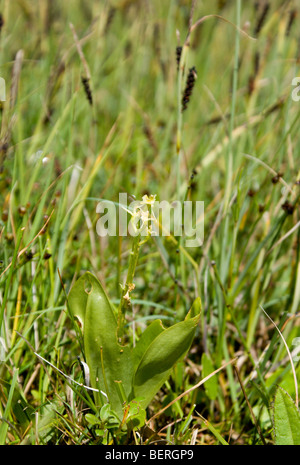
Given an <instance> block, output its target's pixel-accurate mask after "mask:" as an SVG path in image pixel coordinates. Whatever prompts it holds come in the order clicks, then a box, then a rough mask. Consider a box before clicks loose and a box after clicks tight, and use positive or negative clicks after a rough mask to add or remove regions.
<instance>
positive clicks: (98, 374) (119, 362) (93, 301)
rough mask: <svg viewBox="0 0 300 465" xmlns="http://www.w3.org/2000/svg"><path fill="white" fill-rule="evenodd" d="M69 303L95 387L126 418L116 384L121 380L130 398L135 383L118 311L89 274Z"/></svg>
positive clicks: (76, 284) (77, 283)
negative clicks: (120, 332)
mask: <svg viewBox="0 0 300 465" xmlns="http://www.w3.org/2000/svg"><path fill="white" fill-rule="evenodd" d="M68 304H69V308H70V311H71V312H72V314H73V316H74V317H76V318H78V320H79V321H80V324H81V327H82V331H83V340H84V351H85V358H86V363H87V364H88V366H89V368H90V378H91V385H92V387H93V388H95V389H98V388H99V387H100V389H101V390H102V391H104V392H105V393H106V394H107V396H108V399H109V402H110V404H111V407H112V409H113V410H115V411H116V412H117V413H118V415H119V416H122V402H121V401H120V398H119V394H118V389H117V386H116V381H121V382H122V386H123V389H124V392H125V394H126V396H128V395H129V394H130V391H131V382H132V358H131V353H130V349H129V348H128V347H125V346H121V345H120V344H118V341H117V320H116V316H115V312H114V309H113V307H112V305H111V304H110V302H109V300H108V297H107V295H106V293H105V291H104V289H103V287H102V286H101V284H100V282H99V281H98V280H97V278H95V277H94V276H93V275H92V274H91V273H89V272H87V273H85V274H84V275H83V276H82V277H81V278H80V279H79V280H78V281H77V282H76V283H75V285H74V286H73V287H72V289H71V291H70V294H69V297H68Z"/></svg>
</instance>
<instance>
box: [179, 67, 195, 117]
mask: <svg viewBox="0 0 300 465" xmlns="http://www.w3.org/2000/svg"><path fill="white" fill-rule="evenodd" d="M196 79H197V72H196V68H195V66H193V67H192V68H190V70H189V74H188V76H187V80H186V86H185V90H184V93H183V97H182V111H184V110H186V108H187V104H188V103H189V101H190V98H191V95H192V92H193V88H194V85H195V81H196Z"/></svg>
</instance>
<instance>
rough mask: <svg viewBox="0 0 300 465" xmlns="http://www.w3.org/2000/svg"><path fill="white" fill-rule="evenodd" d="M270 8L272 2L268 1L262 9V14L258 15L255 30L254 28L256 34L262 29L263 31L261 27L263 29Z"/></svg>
mask: <svg viewBox="0 0 300 465" xmlns="http://www.w3.org/2000/svg"><path fill="white" fill-rule="evenodd" d="M269 9H270V3H269V2H267V3H266V4H265V5H264V6H263V10H262V12H261V14H260V16H259V17H258V20H257V23H256V26H255V30H254V34H255V36H257V35H258V34H259V33H260V31H261V29H262V27H263V25H264V22H265V20H266V17H267V14H268V11H269Z"/></svg>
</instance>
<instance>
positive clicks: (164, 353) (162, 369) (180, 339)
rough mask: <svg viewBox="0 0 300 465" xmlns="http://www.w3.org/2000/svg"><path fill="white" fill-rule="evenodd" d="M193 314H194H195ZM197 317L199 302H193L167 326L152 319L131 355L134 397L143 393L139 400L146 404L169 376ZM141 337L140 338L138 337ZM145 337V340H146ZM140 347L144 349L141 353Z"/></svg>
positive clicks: (195, 325)
mask: <svg viewBox="0 0 300 465" xmlns="http://www.w3.org/2000/svg"><path fill="white" fill-rule="evenodd" d="M194 314H196V315H195V316H194ZM199 318H200V306H199V305H198V306H193V308H192V309H191V310H190V312H189V313H188V315H187V317H186V319H185V320H184V321H181V322H180V323H177V324H175V325H173V326H171V327H170V328H167V329H164V328H163V326H162V323H161V322H159V323H158V322H157V321H155V322H153V323H152V324H151V325H150V326H149V328H148V329H147V330H146V331H147V334H146V335H145V336H144V341H141V345H142V346H143V347H140V348H139V349H138V351H139V353H138V358H139V360H140V361H139V363H137V354H135V355H136V356H135V357H134V360H135V364H134V378H133V394H132V396H134V397H137V396H139V397H142V398H143V401H142V403H141V405H142V407H143V408H146V407H147V405H148V404H149V403H150V401H151V400H152V398H153V397H154V395H155V394H156V393H157V391H158V390H159V389H160V388H161V386H162V385H163V383H164V382H165V381H166V380H167V379H168V377H169V375H170V372H171V370H172V368H173V366H174V365H175V363H176V362H178V360H180V359H181V358H182V357H183V356H184V355H185V354H186V353H187V351H188V349H189V347H190V345H191V343H192V340H193V337H194V334H195V331H196V327H197V324H198V322H199ZM141 340H142V338H141ZM146 340H147V342H146ZM142 349H143V350H144V353H143V355H142V356H141V354H142Z"/></svg>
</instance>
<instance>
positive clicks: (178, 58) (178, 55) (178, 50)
mask: <svg viewBox="0 0 300 465" xmlns="http://www.w3.org/2000/svg"><path fill="white" fill-rule="evenodd" d="M181 52H182V47H181V45H178V47H176V62H177V69H178V70H179V64H180V58H181Z"/></svg>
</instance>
